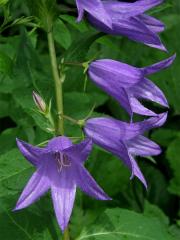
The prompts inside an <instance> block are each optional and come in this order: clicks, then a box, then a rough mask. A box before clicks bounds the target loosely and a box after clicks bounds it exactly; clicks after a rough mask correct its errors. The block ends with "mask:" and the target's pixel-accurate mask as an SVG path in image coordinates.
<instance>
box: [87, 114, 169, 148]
mask: <svg viewBox="0 0 180 240" xmlns="http://www.w3.org/2000/svg"><path fill="white" fill-rule="evenodd" d="M166 119H167V113H162V114H158V115H156V116H155V117H151V118H149V119H147V120H144V121H141V122H136V123H127V122H122V121H119V120H116V119H113V118H105V117H104V118H103V117H101V118H91V119H88V120H87V122H86V125H85V128H84V131H85V133H86V135H87V136H88V137H90V138H92V140H93V142H94V143H95V144H97V145H99V144H100V145H101V146H102V147H104V146H109V149H111V148H112V149H116V148H120V146H119V145H118V144H119V142H120V141H124V140H129V139H131V138H134V137H136V136H138V135H142V134H143V133H144V132H145V131H148V130H150V129H152V128H157V127H161V126H162V125H163V124H164V123H165V121H166ZM108 151H110V150H108Z"/></svg>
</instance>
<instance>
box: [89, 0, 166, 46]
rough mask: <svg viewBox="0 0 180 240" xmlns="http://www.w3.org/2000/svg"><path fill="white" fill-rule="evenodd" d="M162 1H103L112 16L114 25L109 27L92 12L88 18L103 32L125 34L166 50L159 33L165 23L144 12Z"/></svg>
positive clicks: (132, 38)
mask: <svg viewBox="0 0 180 240" xmlns="http://www.w3.org/2000/svg"><path fill="white" fill-rule="evenodd" d="M162 2H163V0H137V1H135V2H134V1H133V2H132V3H130V2H121V1H117V0H110V1H102V3H103V6H104V9H105V10H106V12H107V13H108V14H109V16H110V17H111V20H112V27H111V28H108V27H107V25H105V24H103V22H102V21H99V19H98V18H97V17H96V16H93V15H90V14H88V20H89V22H90V23H91V24H92V25H93V26H94V27H96V28H97V29H99V30H100V31H102V32H105V33H108V34H112V35H124V36H126V37H128V38H129V39H131V40H134V41H137V42H141V43H144V44H146V45H148V46H150V47H154V48H158V49H161V50H166V48H165V47H164V45H163V44H162V43H161V40H160V38H159V36H158V33H160V32H162V31H163V30H164V24H163V23H162V22H160V21H159V20H157V19H155V18H153V17H151V16H148V15H146V14H144V12H146V11H147V10H149V9H151V8H153V7H155V6H157V5H159V4H161V3H162Z"/></svg>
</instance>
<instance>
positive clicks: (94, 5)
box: [76, 0, 112, 28]
mask: <svg viewBox="0 0 180 240" xmlns="http://www.w3.org/2000/svg"><path fill="white" fill-rule="evenodd" d="M76 5H77V8H78V14H79V15H78V19H77V21H81V19H82V18H83V14H84V11H86V12H88V13H89V14H90V15H92V16H93V17H95V18H97V19H98V20H99V21H100V22H101V23H102V24H104V25H106V26H107V27H109V28H111V27H112V21H111V17H110V16H109V14H108V13H107V12H106V10H105V9H104V6H103V4H102V2H101V1H100V0H91V1H87V0H76Z"/></svg>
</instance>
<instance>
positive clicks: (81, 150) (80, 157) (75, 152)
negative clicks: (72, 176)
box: [63, 138, 92, 163]
mask: <svg viewBox="0 0 180 240" xmlns="http://www.w3.org/2000/svg"><path fill="white" fill-rule="evenodd" d="M91 150H92V140H91V139H90V138H87V139H85V140H84V141H82V142H81V143H79V144H75V145H73V146H72V147H69V148H67V149H65V150H64V151H63V153H65V154H67V156H69V157H70V158H71V159H73V160H74V161H75V162H77V163H83V162H84V161H86V159H87V158H88V156H89V154H90V152H91Z"/></svg>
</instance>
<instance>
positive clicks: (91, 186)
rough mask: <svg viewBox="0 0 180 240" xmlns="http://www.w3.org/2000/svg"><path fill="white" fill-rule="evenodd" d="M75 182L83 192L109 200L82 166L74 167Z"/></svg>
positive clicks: (99, 198)
mask: <svg viewBox="0 0 180 240" xmlns="http://www.w3.org/2000/svg"><path fill="white" fill-rule="evenodd" d="M76 184H77V186H78V187H80V188H81V190H82V191H83V192H85V193H86V194H88V195H89V196H91V197H94V198H96V199H98V200H111V198H110V197H109V196H108V195H107V194H106V193H105V192H104V191H103V190H102V188H101V187H100V186H99V185H98V184H97V183H96V181H95V180H94V179H93V178H92V177H91V175H90V174H89V172H88V171H87V170H86V169H85V168H84V167H83V166H81V167H76Z"/></svg>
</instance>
